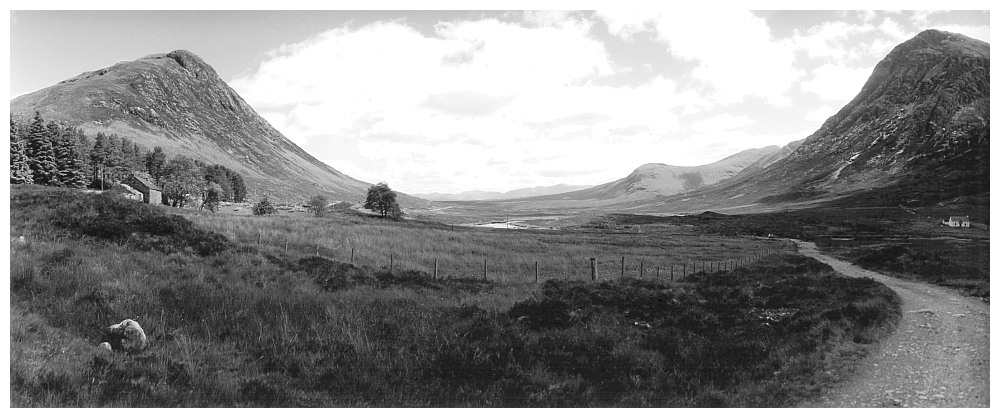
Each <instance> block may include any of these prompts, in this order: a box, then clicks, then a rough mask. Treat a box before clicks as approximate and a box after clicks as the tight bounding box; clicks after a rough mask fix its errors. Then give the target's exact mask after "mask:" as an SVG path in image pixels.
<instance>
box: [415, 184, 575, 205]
mask: <svg viewBox="0 0 1000 418" xmlns="http://www.w3.org/2000/svg"><path fill="white" fill-rule="evenodd" d="M588 187H591V186H580V185H571V184H557V185H555V186H538V187H528V188H524V189H515V190H511V191H508V192H485V191H480V190H473V191H467V192H462V193H427V194H414V195H413V196H414V197H418V198H421V199H427V200H434V201H439V202H442V201H470V200H508V199H524V198H528V197H535V196H545V195H552V194H558V193H566V192H572V191H576V190H581V189H586V188H588Z"/></svg>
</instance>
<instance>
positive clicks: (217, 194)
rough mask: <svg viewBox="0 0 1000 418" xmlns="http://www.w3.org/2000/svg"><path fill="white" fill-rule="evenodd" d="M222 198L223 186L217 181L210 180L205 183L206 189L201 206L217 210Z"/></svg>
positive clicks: (213, 210) (203, 192)
mask: <svg viewBox="0 0 1000 418" xmlns="http://www.w3.org/2000/svg"><path fill="white" fill-rule="evenodd" d="M221 199H222V187H219V185H218V184H216V183H213V182H209V183H208V184H206V185H205V190H204V191H202V198H201V207H202V208H207V209H208V210H210V211H212V212H215V211H217V210H219V201H220V200H221Z"/></svg>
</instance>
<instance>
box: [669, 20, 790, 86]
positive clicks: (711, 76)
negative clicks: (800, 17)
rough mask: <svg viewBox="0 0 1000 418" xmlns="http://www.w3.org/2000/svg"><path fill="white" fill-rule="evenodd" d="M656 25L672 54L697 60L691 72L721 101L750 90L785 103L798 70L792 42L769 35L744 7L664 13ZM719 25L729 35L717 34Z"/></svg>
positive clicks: (766, 29) (762, 21)
mask: <svg viewBox="0 0 1000 418" xmlns="http://www.w3.org/2000/svg"><path fill="white" fill-rule="evenodd" d="M655 25H656V31H657V34H658V37H659V39H660V40H661V41H662V42H665V43H666V44H667V45H668V48H669V50H670V52H671V53H672V54H674V55H675V56H677V57H679V58H682V59H687V60H693V61H695V62H697V63H698V66H697V67H696V68H695V70H694V73H693V76H694V77H695V78H697V79H698V80H701V81H703V82H706V83H708V84H709V85H711V86H712V88H713V90H714V94H713V96H712V98H713V99H714V100H716V101H718V102H720V103H726V104H728V103H736V102H740V101H742V100H743V99H744V98H745V97H746V96H755V97H760V98H763V99H765V100H767V101H768V102H769V103H771V104H773V105H779V106H783V105H787V104H789V100H788V97H787V95H786V93H787V91H788V89H789V88H790V87H791V86H792V84H794V83H795V82H796V81H797V80H798V79H799V78H800V77H801V76H802V72H801V71H800V70H799V69H797V68H795V66H794V60H795V56H794V50H793V47H794V45H793V44H792V43H790V42H787V41H780V40H776V39H773V38H772V37H771V32H770V29H769V28H768V26H767V23H766V22H765V21H764V19H761V18H758V17H756V16H754V15H753V14H752V13H750V12H749V11H745V10H729V9H724V10H699V11H685V12H684V13H664V14H662V15H660V16H659V17H657V18H656V20H655ZM720 28H725V32H726V33H729V34H732V36H719V35H720V32H719V30H720Z"/></svg>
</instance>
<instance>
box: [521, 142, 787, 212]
mask: <svg viewBox="0 0 1000 418" xmlns="http://www.w3.org/2000/svg"><path fill="white" fill-rule="evenodd" d="M780 152H781V148H779V147H777V146H770V147H764V148H756V149H749V150H746V151H742V152H739V153H736V154H733V155H731V156H729V157H726V158H724V159H722V160H719V161H716V162H714V163H711V164H705V165H701V166H695V167H682V166H673V165H667V164H659V163H651V164H644V165H642V166H640V167H639V168H637V169H635V170H634V171H633V172H632V173H631V174H629V175H628V176H627V177H625V178H623V179H620V180H615V181H613V182H610V183H605V184H602V185H599V186H594V187H591V188H588V189H584V190H579V191H575V192H570V193H562V194H558V195H553V196H544V197H539V198H536V200H543V199H544V200H548V199H551V200H562V201H566V200H594V201H634V200H641V199H645V198H656V197H663V196H670V195H674V194H678V193H683V192H686V191H691V190H695V189H699V188H701V187H705V186H709V185H712V184H716V183H718V182H720V181H722V180H725V179H727V178H730V177H732V176H734V175H736V174H737V173H739V172H740V171H742V170H743V169H745V168H747V167H750V166H752V165H753V164H755V163H757V162H758V161H761V159H767V158H772V157H773V156H775V155H777V154H778V153H780Z"/></svg>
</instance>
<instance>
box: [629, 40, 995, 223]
mask: <svg viewBox="0 0 1000 418" xmlns="http://www.w3.org/2000/svg"><path fill="white" fill-rule="evenodd" d="M989 72H990V45H989V44H988V43H986V42H983V41H980V40H976V39H972V38H969V37H966V36H963V35H960V34H955V33H949V32H944V31H939V30H927V31H924V32H921V33H920V34H918V35H917V36H916V37H914V38H913V39H910V40H908V41H906V42H904V43H902V44H900V45H898V46H897V47H896V48H895V49H893V50H892V52H890V53H889V54H888V55H887V56H886V57H885V58H884V59H883V60H882V61H881V62H879V64H878V65H877V66H876V67H875V69H874V71H873V72H872V75H871V77H870V78H869V79H868V81H867V82H866V83H865V85H864V87H863V88H862V89H861V91H860V92H859V93H858V95H857V96H856V97H855V98H854V99H853V100H851V101H850V102H849V103H848V104H847V105H846V106H844V107H843V108H842V109H841V110H840V111H839V112H837V114H835V115H833V116H831V117H830V118H829V119H827V120H826V122H825V123H824V124H823V126H822V127H820V129H819V130H817V131H816V132H815V133H813V134H812V135H809V136H808V137H807V138H805V139H804V140H803V141H802V142H801V144H798V146H797V147H795V148H794V150H791V151H790V152H789V153H788V154H787V156H785V157H784V158H780V159H779V160H777V161H774V162H771V163H770V164H766V165H765V164H761V165H763V166H760V165H755V166H751V167H749V168H748V170H747V171H746V172H744V173H741V174H739V175H737V176H734V177H733V178H732V179H730V180H727V181H724V182H720V183H718V184H716V185H713V186H710V187H706V188H703V189H699V190H695V191H692V192H687V193H683V194H679V195H675V196H671V197H668V198H665V199H652V198H647V199H642V200H640V201H635V202H629V203H628V204H621V205H618V206H616V207H614V208H612V209H613V210H621V211H640V212H668V213H677V212H697V211H702V210H706V209H713V210H726V209H729V210H730V211H756V210H763V209H765V208H769V207H770V208H775V207H787V206H789V205H793V206H802V205H812V204H838V203H836V202H844V203H843V204H852V205H897V204H908V205H932V204H937V203H939V202H943V201H946V200H949V199H955V198H960V197H963V196H988V193H989V161H990V160H989V142H990V141H989V139H990V129H989V128H990V112H989V110H990V75H989ZM790 145H791V144H790ZM848 202H850V203H848Z"/></svg>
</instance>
